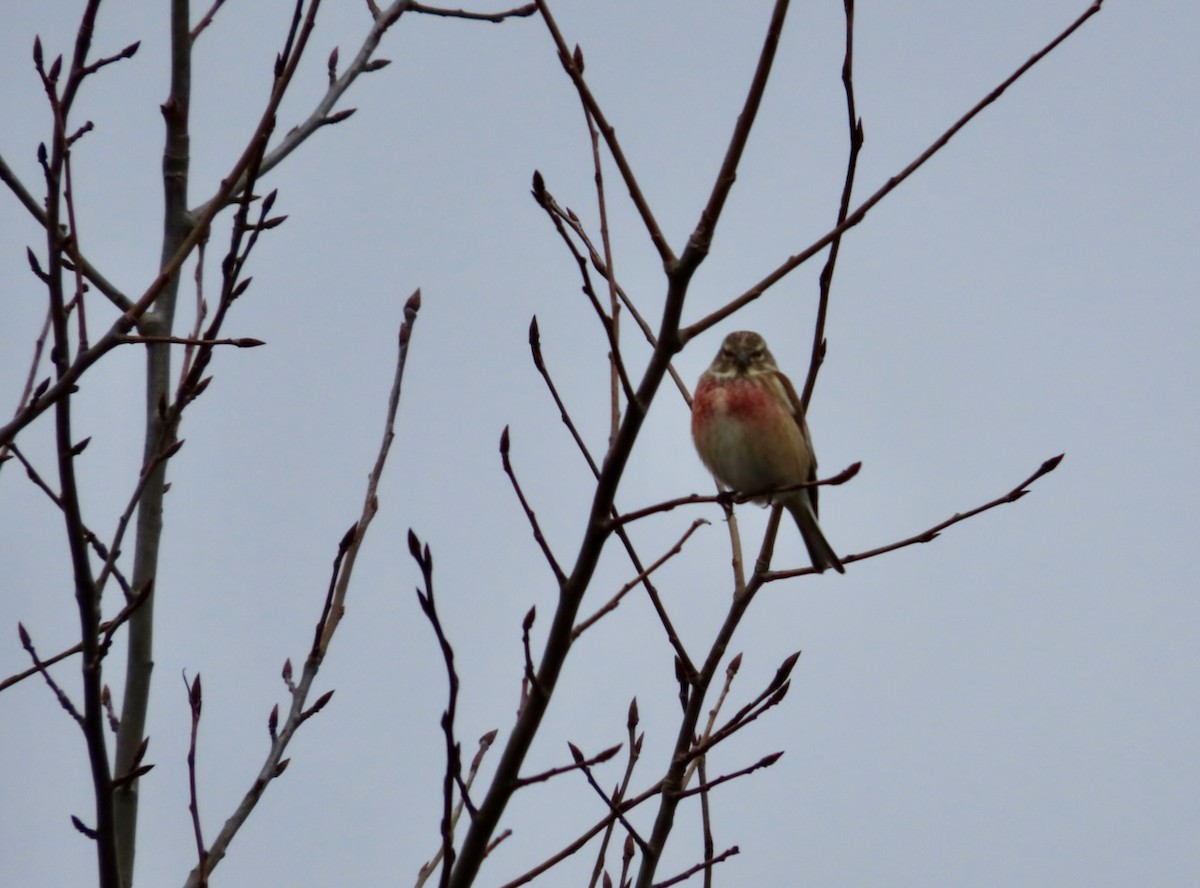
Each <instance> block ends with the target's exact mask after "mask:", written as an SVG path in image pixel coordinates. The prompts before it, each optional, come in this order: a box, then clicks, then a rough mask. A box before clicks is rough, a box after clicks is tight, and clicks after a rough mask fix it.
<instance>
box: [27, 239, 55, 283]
mask: <svg viewBox="0 0 1200 888" xmlns="http://www.w3.org/2000/svg"><path fill="white" fill-rule="evenodd" d="M25 258H27V259H28V260H29V268H30V270H31V271H32V272H33V273H34V274H35V275H36V276H37V279H38V280H39V281H41V282H42V283H43V284H48V283H50V276H49V275H47V274H46V272H44V271H42V264H41V263H40V262H38V259H37V256H36V255H35V254H34V252H33V250H32V249H31V248H30V247H26V248H25Z"/></svg>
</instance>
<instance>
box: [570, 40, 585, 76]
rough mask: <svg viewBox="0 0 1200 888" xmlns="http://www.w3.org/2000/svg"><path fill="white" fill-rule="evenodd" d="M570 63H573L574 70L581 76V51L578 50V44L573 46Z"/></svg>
mask: <svg viewBox="0 0 1200 888" xmlns="http://www.w3.org/2000/svg"><path fill="white" fill-rule="evenodd" d="M571 61H572V62H574V63H575V70H576V71H577V72H578V73H580V74H582V73H583V50H582V49H580V48H579V44H578V43H576V44H575V52H574V54H573V55H572V56H571Z"/></svg>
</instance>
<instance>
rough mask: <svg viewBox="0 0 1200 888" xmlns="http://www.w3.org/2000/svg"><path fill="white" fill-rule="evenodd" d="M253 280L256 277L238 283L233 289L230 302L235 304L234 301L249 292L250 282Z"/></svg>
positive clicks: (252, 276)
mask: <svg viewBox="0 0 1200 888" xmlns="http://www.w3.org/2000/svg"><path fill="white" fill-rule="evenodd" d="M252 280H254V275H251V276H250V277H248V278H246V279H245V280H244V281H238V284H237V286H236V287H234V288H233V292H231V293H230V294H229V301H230V302H233V300H235V299H237V298H238V297H239V296H241V295H242V294H243V293H245V292H246V291H247V290H249V289H250V282H251V281H252Z"/></svg>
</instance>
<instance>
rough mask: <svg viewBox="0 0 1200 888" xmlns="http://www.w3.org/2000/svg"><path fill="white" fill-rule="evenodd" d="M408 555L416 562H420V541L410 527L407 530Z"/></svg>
mask: <svg viewBox="0 0 1200 888" xmlns="http://www.w3.org/2000/svg"><path fill="white" fill-rule="evenodd" d="M408 554H410V555H412V557H413V559H414V560H416V561H420V560H421V541H420V540H419V539H417V535H416V533H414V532H413V529H412V528H411V527H410V528H409V529H408Z"/></svg>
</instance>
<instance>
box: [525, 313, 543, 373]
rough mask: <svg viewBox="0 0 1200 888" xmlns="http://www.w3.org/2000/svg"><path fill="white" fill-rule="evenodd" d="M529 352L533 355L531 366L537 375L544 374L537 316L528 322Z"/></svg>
mask: <svg viewBox="0 0 1200 888" xmlns="http://www.w3.org/2000/svg"><path fill="white" fill-rule="evenodd" d="M529 351H530V352H531V353H532V354H533V366H535V367H537V369H538V372H539V373H544V372H545V370H546V362H545V360H544V359H543V358H542V332H541V330H539V329H538V322H537V315H534V316H533V317H532V318H531V319H530V321H529Z"/></svg>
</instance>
